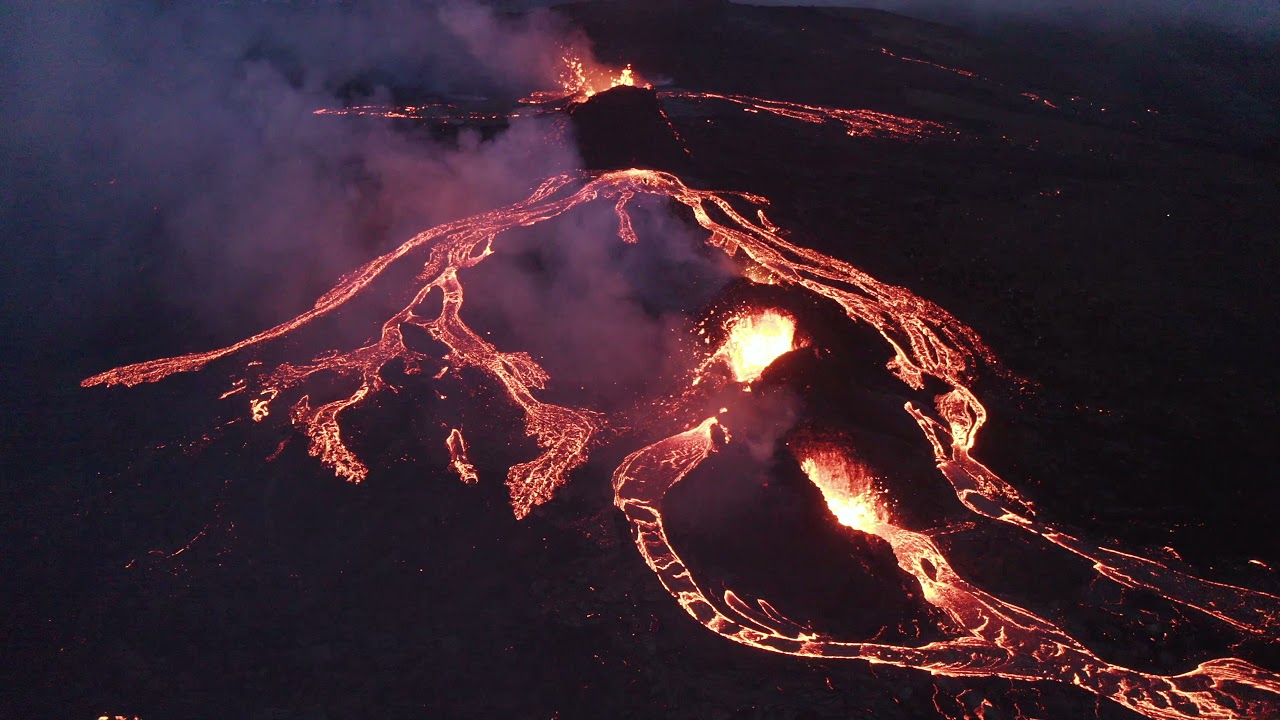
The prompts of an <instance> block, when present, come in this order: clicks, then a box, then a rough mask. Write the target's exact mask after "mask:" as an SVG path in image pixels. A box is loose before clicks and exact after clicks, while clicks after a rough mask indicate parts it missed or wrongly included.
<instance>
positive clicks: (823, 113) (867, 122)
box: [658, 91, 945, 138]
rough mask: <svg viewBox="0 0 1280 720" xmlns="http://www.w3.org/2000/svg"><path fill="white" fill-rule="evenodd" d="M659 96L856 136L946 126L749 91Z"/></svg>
mask: <svg viewBox="0 0 1280 720" xmlns="http://www.w3.org/2000/svg"><path fill="white" fill-rule="evenodd" d="M658 96H659V97H662V98H679V99H681V100H720V101H724V102H728V103H733V104H735V105H738V106H740V107H742V109H743V110H745V111H747V112H752V113H762V112H763V113H769V114H770V115H777V116H778V117H785V118H790V119H792V120H800V121H803V122H807V123H815V124H822V123H828V122H833V123H837V124H839V125H840V126H841V127H843V128H844V131H845V132H846V133H848V134H849V135H853V136H863V137H892V138H913V137H915V138H919V137H926V136H929V135H935V134H938V133H940V132H942V131H943V130H944V129H945V128H944V126H943V125H941V124H940V123H936V122H931V121H929V120H916V119H914V118H909V117H902V116H900V115H890V114H889V113H882V112H876V111H874V110H846V109H842V108H828V107H822V106H819V105H804V104H801V103H794V102H785V101H782V100H764V99H761V98H754V97H749V96H746V95H718V94H716V93H702V92H687V91H665V92H661V93H658Z"/></svg>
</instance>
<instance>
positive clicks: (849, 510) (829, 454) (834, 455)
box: [800, 450, 889, 534]
mask: <svg viewBox="0 0 1280 720" xmlns="http://www.w3.org/2000/svg"><path fill="white" fill-rule="evenodd" d="M800 469H801V470H804V474H805V475H808V476H809V479H810V480H812V481H813V484H814V485H817V486H818V489H819V490H821V491H822V498H823V499H824V500H826V502H827V507H828V508H830V509H831V514H832V515H835V516H836V520H837V521H839V523H840V524H841V525H844V526H845V527H850V528H853V529H854V530H861V531H862V532H865V533H872V534H875V531H876V528H877V527H878V526H879V525H881V524H883V523H885V522H887V521H888V519H889V518H888V509H887V508H886V507H885V506H884V504H883V503H882V502H881V501H880V496H879V493H878V492H877V491H876V489H875V487H874V486H873V484H872V478H871V476H870V474H869V473H867V472H866V471H865V469H864V468H863V467H862V466H861V465H858V464H856V463H850V462H847V461H845V459H844V458H843V457H842V456H841V455H840V453H838V452H833V451H829V450H828V451H818V452H816V453H815V454H813V455H810V456H808V457H806V458H804V459H803V460H801V461H800Z"/></svg>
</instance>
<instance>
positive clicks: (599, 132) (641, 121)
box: [569, 85, 688, 174]
mask: <svg viewBox="0 0 1280 720" xmlns="http://www.w3.org/2000/svg"><path fill="white" fill-rule="evenodd" d="M569 117H570V118H572V120H573V127H574V131H575V133H574V135H575V137H576V138H577V141H578V152H580V153H581V154H582V161H583V163H584V164H585V167H586V168H587V169H588V170H622V169H626V168H632V167H638V168H646V169H654V170H666V171H668V172H675V173H677V174H679V172H680V171H681V170H683V169H686V168H687V167H688V162H687V160H688V158H687V157H686V153H687V151H686V150H685V148H684V147H682V145H681V142H680V138H679V136H678V135H677V134H676V131H675V129H674V128H673V127H672V126H671V122H670V121H669V120H668V119H667V116H666V114H665V113H664V112H663V110H662V106H661V105H660V104H659V102H658V94H657V93H656V92H654V91H653V90H652V89H650V88H639V87H628V86H625V85H622V86H619V87H615V88H611V89H609V90H607V91H605V92H602V93H598V94H596V95H593V96H592V97H590V98H588V99H587V100H586V102H583V103H581V104H578V105H575V106H574V107H573V108H572V109H571V110H570V112H569Z"/></svg>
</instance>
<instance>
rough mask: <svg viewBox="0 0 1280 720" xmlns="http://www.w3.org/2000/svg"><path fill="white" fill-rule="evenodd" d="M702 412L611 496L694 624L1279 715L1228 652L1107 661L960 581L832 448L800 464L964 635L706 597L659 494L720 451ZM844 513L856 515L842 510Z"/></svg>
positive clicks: (639, 457)
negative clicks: (893, 631) (833, 628)
mask: <svg viewBox="0 0 1280 720" xmlns="http://www.w3.org/2000/svg"><path fill="white" fill-rule="evenodd" d="M719 424H720V421H719V420H717V419H716V418H708V419H706V420H704V421H703V422H702V423H701V424H699V425H697V426H696V427H694V428H692V429H690V430H687V431H685V432H683V433H680V434H678V435H673V436H671V437H669V438H666V439H665V440H660V441H658V442H656V443H654V444H652V445H650V446H648V447H646V448H643V449H641V450H639V451H636V452H634V453H632V454H631V455H629V456H628V457H627V458H626V459H625V460H623V462H622V465H620V466H619V467H618V469H617V471H616V472H615V473H614V477H613V482H614V495H615V502H616V504H617V505H618V507H619V508H621V509H622V511H623V512H624V513H625V514H626V516H627V518H628V519H629V520H630V521H631V523H632V525H633V527H634V528H635V530H636V547H637V548H638V549H639V551H640V554H641V556H642V557H643V558H644V560H645V562H646V563H647V564H648V565H649V567H650V568H651V569H652V570H653V571H654V573H655V574H657V576H658V578H659V580H661V582H662V584H663V585H664V586H665V587H666V588H667V590H668V591H669V592H670V593H671V595H672V596H673V597H674V598H675V599H676V601H677V602H679V603H680V605H681V606H682V607H683V608H684V609H685V610H686V611H687V612H688V613H689V614H690V615H691V616H692V617H693V618H694V619H695V620H697V621H698V622H699V623H701V624H702V625H704V626H705V627H707V628H708V629H710V630H712V631H713V632H715V633H717V634H719V635H721V636H723V637H726V638H728V639H730V640H733V641H735V642H739V643H742V644H744V645H748V646H750V647H754V648H758V649H761V650H768V651H771V652H777V653H783V654H787V655H796V656H801V657H815V658H828V659H835V658H848V659H860V660H865V661H868V662H872V663H885V664H890V665H896V666H899V667H907V668H917V669H921V670H926V671H928V672H930V673H933V674H937V675H949V676H952V677H1002V678H1008V679H1011V680H1024V681H1038V680H1054V681H1059V682H1066V683H1070V684H1073V685H1076V686H1078V687H1081V688H1083V689H1085V690H1088V691H1090V692H1093V693H1095V694H1097V695H1098V696H1099V697H1104V698H1109V699H1111V700H1113V701H1115V702H1117V703H1120V704H1122V705H1125V706H1126V707H1128V708H1130V709H1132V710H1134V711H1136V712H1139V713H1141V714H1143V715H1146V716H1147V717H1150V718H1160V719H1168V720H1173V719H1181V720H1187V719H1189V718H1252V717H1272V716H1274V715H1275V713H1276V712H1277V711H1280V677H1277V676H1276V675H1275V674H1272V673H1269V672H1267V671H1266V670H1263V669H1262V668H1259V667H1256V666H1254V665H1251V664H1249V663H1247V662H1244V661H1242V660H1237V659H1234V658H1227V659H1220V660H1211V661H1208V662H1204V663H1201V664H1200V665H1199V666H1198V667H1196V668H1195V669H1194V670H1191V671H1190V672H1187V673H1183V674H1181V675H1176V676H1161V675H1153V674H1149V673H1143V672H1138V671H1135V670H1130V669H1128V668H1125V667H1122V666H1120V665H1115V664H1111V663H1107V662H1106V661H1104V660H1102V659H1100V658H1099V657H1097V656H1096V655H1094V654H1093V653H1092V652H1091V651H1089V650H1088V649H1087V648H1086V647H1084V646H1083V645H1082V644H1080V643H1079V642H1078V641H1076V640H1075V639H1074V638H1072V637H1071V636H1070V635H1068V634H1067V633H1066V632H1065V631H1064V630H1062V629H1061V628H1059V627H1057V626H1056V625H1054V624H1053V623H1051V622H1049V621H1048V620H1045V619H1044V618H1041V617H1039V616H1037V615H1035V614H1033V613H1031V612H1029V611H1027V610H1025V609H1023V608H1020V607H1018V606H1016V605H1012V604H1010V603H1006V602H1004V601H1002V600H1000V599H999V598H996V597H995V596H993V595H990V594H988V593H986V592H984V591H982V590H981V589H979V588H977V587H975V586H973V585H971V584H970V583H968V582H967V581H966V580H964V579H963V578H962V577H960V576H959V575H958V574H957V573H956V572H955V571H954V570H953V569H952V568H951V565H950V563H949V562H948V561H947V559H946V557H945V555H944V554H943V553H942V551H941V550H940V549H939V548H938V546H937V545H936V544H935V543H934V542H933V540H932V539H931V538H929V537H928V536H927V535H924V534H921V533H917V532H913V531H910V530H906V529H903V528H900V527H898V526H896V525H894V524H893V523H892V522H891V521H890V519H889V517H888V513H887V511H886V510H885V509H884V508H883V506H881V505H880V504H879V503H878V501H877V500H876V499H875V498H874V496H873V495H871V494H869V491H868V490H866V489H862V488H866V487H867V486H868V482H867V480H866V477H865V471H862V472H859V473H856V474H854V475H852V476H851V475H850V473H849V469H848V468H849V467H850V466H851V465H852V464H853V463H852V461H851V460H848V459H842V458H840V456H839V450H838V449H835V448H825V449H819V450H818V451H817V452H815V453H813V454H809V455H806V456H804V457H803V458H802V459H801V467H802V468H803V469H804V470H805V471H806V473H807V474H808V475H809V477H810V478H811V479H812V480H813V482H814V484H815V485H817V486H818V487H819V489H821V490H822V492H823V495H824V497H826V498H827V501H828V504H829V507H830V508H831V510H832V513H833V514H834V515H836V517H837V518H838V519H840V520H841V522H844V523H845V524H848V525H850V526H852V527H854V528H856V529H858V530H861V531H863V532H867V533H871V534H874V535H878V536H879V537H881V538H883V539H884V540H885V541H886V542H888V543H889V545H890V547H892V548H893V552H894V555H895V556H896V558H897V561H898V566H899V567H900V568H901V569H902V570H903V571H905V572H907V573H910V574H911V575H912V576H914V577H915V579H916V580H917V581H918V582H919V583H920V587H921V589H922V590H923V594H924V598H925V600H926V601H928V602H929V603H930V604H932V605H934V606H935V607H937V608H938V609H940V610H941V611H943V612H944V613H946V615H947V616H948V617H949V618H950V620H951V621H952V622H953V624H954V625H955V626H956V627H958V628H960V629H961V630H962V631H963V633H964V634H963V635H961V636H960V637H956V638H954V639H949V640H943V641H938V642H932V643H928V644H926V645H921V646H918V647H911V646H899V645H890V644H884V643H877V642H857V641H847V640H840V639H837V638H833V637H830V636H827V635H825V634H823V633H821V632H815V631H812V630H807V629H804V628H803V627H802V626H800V625H799V624H797V623H795V622H793V621H791V620H788V619H787V618H785V617H783V616H781V615H780V614H779V613H778V612H777V611H776V610H775V609H774V608H773V606H772V605H770V604H769V603H768V602H767V601H765V600H763V599H759V600H756V602H755V605H754V607H753V606H752V604H751V603H749V602H747V601H745V600H743V599H742V598H741V597H740V596H739V595H738V594H737V593H735V592H733V591H732V590H726V591H725V592H724V594H723V595H721V596H719V597H717V596H714V595H712V594H710V593H708V592H707V591H706V590H705V589H704V588H703V587H702V586H701V585H700V584H699V583H698V581H697V579H696V578H695V577H694V575H693V572H692V571H691V570H690V568H689V567H688V566H687V565H686V564H685V562H684V560H683V559H682V558H681V557H680V555H679V553H678V552H677V551H676V550H675V548H674V547H672V545H671V542H670V539H669V538H668V536H667V533H666V528H665V526H664V524H663V517H662V501H663V498H664V497H665V495H666V494H667V492H668V491H669V490H670V489H671V488H672V487H674V486H675V485H676V484H677V483H679V482H680V481H681V480H683V479H684V478H685V477H686V476H687V475H688V474H689V473H690V472H691V471H692V470H693V469H694V468H696V467H697V466H698V465H699V464H700V463H702V461H704V460H706V459H707V458H708V457H710V456H711V454H712V453H714V452H715V451H716V447H717V441H716V439H715V436H714V434H713V428H715V427H716V426H718V425H719ZM851 510H852V514H849V513H850V511H851Z"/></svg>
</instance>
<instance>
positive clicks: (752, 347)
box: [713, 310, 796, 383]
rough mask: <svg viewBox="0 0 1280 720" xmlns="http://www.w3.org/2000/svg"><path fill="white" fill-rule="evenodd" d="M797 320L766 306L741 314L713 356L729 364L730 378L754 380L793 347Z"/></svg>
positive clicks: (746, 381) (745, 381)
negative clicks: (759, 309) (760, 309)
mask: <svg viewBox="0 0 1280 720" xmlns="http://www.w3.org/2000/svg"><path fill="white" fill-rule="evenodd" d="M795 335H796V321H795V320H793V319H791V318H790V317H787V316H786V315H783V314H782V313H779V312H777V311H776V310H765V311H763V312H760V313H756V314H750V315H742V316H740V317H737V318H735V319H734V320H733V321H732V322H731V324H730V326H729V337H728V339H727V340H725V343H724V345H722V346H721V348H720V351H719V352H718V353H717V354H716V355H715V356H714V357H713V359H717V360H722V361H724V362H725V363H727V364H728V365H729V370H730V371H732V372H733V379H734V380H737V381H738V382H741V383H750V382H755V381H756V380H758V379H759V378H760V375H761V373H763V372H764V369H765V368H767V367H769V365H771V364H772V363H773V361H774V360H777V359H778V358H779V357H781V356H782V355H784V354H786V353H789V352H791V351H792V350H794V349H795V347H796V346H795Z"/></svg>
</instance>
